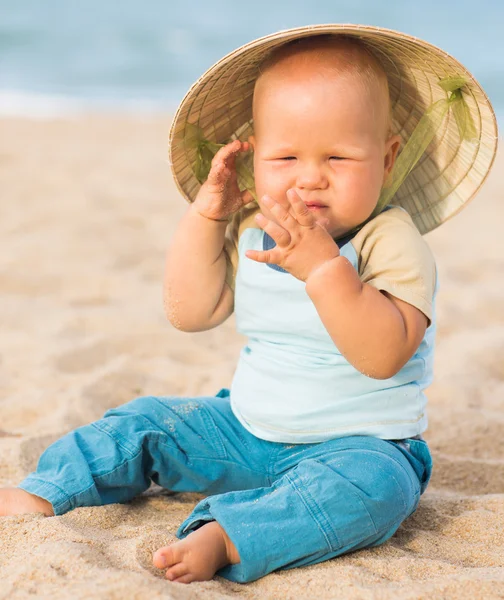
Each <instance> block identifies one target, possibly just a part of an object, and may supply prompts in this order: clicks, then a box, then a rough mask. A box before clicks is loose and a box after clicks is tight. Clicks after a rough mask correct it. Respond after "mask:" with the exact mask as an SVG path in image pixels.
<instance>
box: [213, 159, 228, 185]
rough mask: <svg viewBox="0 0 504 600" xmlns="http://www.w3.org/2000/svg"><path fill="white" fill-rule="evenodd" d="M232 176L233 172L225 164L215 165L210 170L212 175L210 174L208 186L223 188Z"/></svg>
mask: <svg viewBox="0 0 504 600" xmlns="http://www.w3.org/2000/svg"><path fill="white" fill-rule="evenodd" d="M230 175H231V171H230V170H229V169H228V168H227V167H226V165H225V164H224V163H220V164H218V165H215V167H212V168H211V169H210V173H209V174H208V179H207V184H208V185H211V186H213V185H217V186H223V185H224V184H225V183H226V181H227V180H228V179H229V176H230Z"/></svg>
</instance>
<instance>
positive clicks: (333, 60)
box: [254, 36, 388, 95]
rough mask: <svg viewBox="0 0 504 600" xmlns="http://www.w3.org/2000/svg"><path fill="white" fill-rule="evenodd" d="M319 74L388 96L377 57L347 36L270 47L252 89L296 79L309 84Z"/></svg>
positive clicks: (362, 44) (383, 75) (386, 85)
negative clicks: (270, 50) (271, 48)
mask: <svg viewBox="0 0 504 600" xmlns="http://www.w3.org/2000/svg"><path fill="white" fill-rule="evenodd" d="M318 76H320V77H322V78H326V79H327V81H332V80H335V79H341V78H344V79H345V84H346V85H356V86H357V85H360V86H361V87H363V88H364V89H365V90H367V91H369V92H373V93H377V92H380V91H386V92H387V95H388V82H387V75H386V73H385V71H384V69H383V67H382V65H381V63H380V62H379V60H378V59H377V58H376V56H374V54H373V53H372V52H371V51H370V50H369V49H368V48H367V47H366V46H365V44H364V43H363V42H361V41H360V40H358V39H356V38H350V37H348V36H317V37H310V38H304V39H302V40H296V42H294V43H289V44H285V45H283V46H281V47H279V48H277V49H275V50H273V52H272V53H270V55H269V56H267V57H266V59H265V60H264V61H263V62H262V63H261V65H260V66H259V69H258V77H257V80H256V84H255V89H254V91H257V89H261V88H262V87H267V86H270V85H272V84H274V85H281V84H282V83H292V82H296V81H301V82H303V83H305V84H306V85H309V84H310V81H313V80H314V79H316V78H317V77H318ZM263 84H264V85H263Z"/></svg>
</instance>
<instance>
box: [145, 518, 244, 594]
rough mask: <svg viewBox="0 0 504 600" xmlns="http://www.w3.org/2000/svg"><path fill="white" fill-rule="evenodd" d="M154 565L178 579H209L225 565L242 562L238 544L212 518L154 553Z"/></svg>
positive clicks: (167, 576) (172, 579)
mask: <svg viewBox="0 0 504 600" xmlns="http://www.w3.org/2000/svg"><path fill="white" fill-rule="evenodd" d="M152 562H153V563H154V566H155V567H157V568H158V569H166V573H165V577H166V578H167V579H170V580H171V581H176V582H177V583H191V581H206V580H207V579H212V577H213V576H214V575H215V572H216V571H218V570H219V569H222V567H225V566H226V565H229V564H230V563H231V564H236V563H239V562H240V556H239V554H238V551H237V550H236V547H235V545H234V544H233V542H232V541H231V540H230V539H229V537H228V536H227V534H226V532H225V531H224V529H223V528H222V527H221V526H220V525H219V523H217V521H210V522H209V523H207V524H206V525H203V526H202V527H200V528H199V529H196V531H193V532H192V533H190V534H189V535H188V536H187V537H186V538H184V539H183V540H180V541H179V542H175V543H174V544H172V545H171V546H165V547H164V548H160V549H159V550H157V551H156V552H155V553H154V556H153V561H152Z"/></svg>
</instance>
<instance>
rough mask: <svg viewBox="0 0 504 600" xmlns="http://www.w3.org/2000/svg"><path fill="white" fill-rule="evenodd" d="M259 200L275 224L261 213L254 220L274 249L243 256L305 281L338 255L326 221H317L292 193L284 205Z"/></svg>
mask: <svg viewBox="0 0 504 600" xmlns="http://www.w3.org/2000/svg"><path fill="white" fill-rule="evenodd" d="M262 201H263V202H264V204H265V205H266V206H267V207H268V208H269V210H270V211H271V213H272V214H273V215H274V216H275V218H276V220H277V222H276V223H275V222H274V221H270V220H268V219H267V218H266V217H265V216H264V215H263V214H262V213H258V214H257V215H256V216H255V220H256V222H257V224H258V225H259V227H261V229H264V231H265V232H266V233H267V234H268V235H269V236H270V237H272V238H273V240H274V241H275V242H276V246H275V247H274V248H272V249H271V250H264V251H258V250H247V251H246V252H245V256H247V257H248V258H251V259H252V260H255V261H257V262H263V263H270V264H276V265H279V266H280V267H282V268H283V269H285V270H286V271H288V272H289V273H290V274H291V275H294V277H296V278H297V279H300V280H301V281H306V280H307V279H308V277H309V276H310V274H311V273H313V271H314V270H315V269H316V268H317V267H319V266H321V265H322V264H323V263H325V262H327V261H329V260H332V259H333V258H337V257H338V256H339V255H340V252H339V248H338V244H336V242H335V241H334V239H333V238H332V236H331V235H330V234H329V233H328V231H327V230H326V229H325V226H326V225H327V219H321V220H320V221H317V220H316V219H315V217H314V216H313V214H312V213H311V212H310V210H309V209H308V208H307V207H306V204H305V203H304V202H303V201H302V200H301V198H300V197H299V195H298V194H297V192H296V191H295V190H292V189H291V190H288V191H287V204H286V205H285V206H283V204H280V203H279V202H276V201H275V200H274V199H273V198H271V197H269V196H264V197H263V199H262ZM287 206H289V207H290V210H289V209H288V208H287ZM279 223H281V225H279Z"/></svg>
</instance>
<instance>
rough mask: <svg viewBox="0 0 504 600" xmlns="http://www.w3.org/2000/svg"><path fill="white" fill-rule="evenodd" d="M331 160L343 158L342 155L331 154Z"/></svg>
mask: <svg viewBox="0 0 504 600" xmlns="http://www.w3.org/2000/svg"><path fill="white" fill-rule="evenodd" d="M330 159H331V160H345V159H344V158H343V157H342V156H331V157H330Z"/></svg>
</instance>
